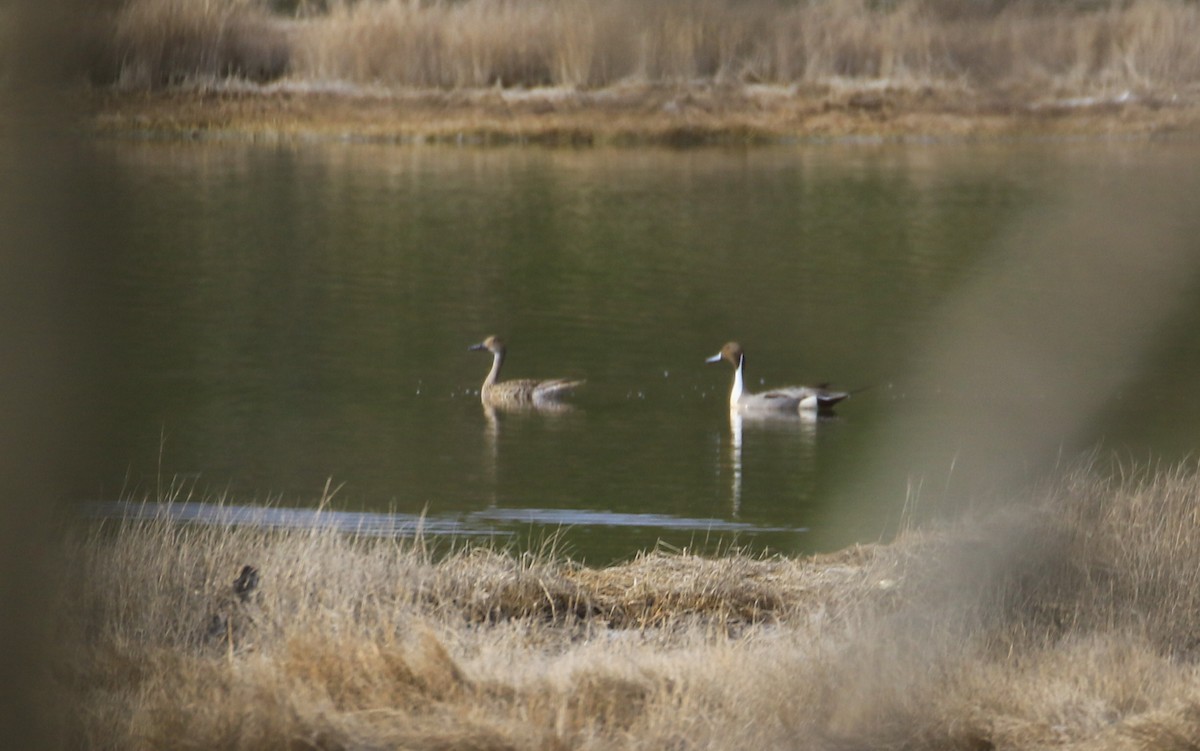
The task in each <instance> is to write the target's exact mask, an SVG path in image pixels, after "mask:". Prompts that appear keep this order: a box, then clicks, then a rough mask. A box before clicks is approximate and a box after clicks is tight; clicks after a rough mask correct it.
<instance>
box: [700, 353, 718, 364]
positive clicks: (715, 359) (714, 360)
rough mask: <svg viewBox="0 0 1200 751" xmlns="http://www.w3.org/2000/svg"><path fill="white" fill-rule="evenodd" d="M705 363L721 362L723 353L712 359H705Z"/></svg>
mask: <svg viewBox="0 0 1200 751" xmlns="http://www.w3.org/2000/svg"><path fill="white" fill-rule="evenodd" d="M704 362H721V353H720V352H718V353H717V354H715V355H713V356H712V357H706V358H704Z"/></svg>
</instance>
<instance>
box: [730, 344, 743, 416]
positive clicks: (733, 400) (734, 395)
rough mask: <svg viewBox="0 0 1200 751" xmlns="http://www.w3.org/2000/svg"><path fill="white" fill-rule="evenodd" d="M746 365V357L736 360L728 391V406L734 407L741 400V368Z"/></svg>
mask: <svg viewBox="0 0 1200 751" xmlns="http://www.w3.org/2000/svg"><path fill="white" fill-rule="evenodd" d="M745 365H746V356H745V355H742V356H741V357H739V358H738V366H737V370H735V371H733V388H732V389H730V390H729V406H730V407H736V406H737V404H738V400H739V399H741V398H742V387H743V384H742V368H744V367H745Z"/></svg>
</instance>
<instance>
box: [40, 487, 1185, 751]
mask: <svg viewBox="0 0 1200 751" xmlns="http://www.w3.org/2000/svg"><path fill="white" fill-rule="evenodd" d="M1117 474H1118V475H1119V474H1120V473H1119V472H1118V473H1117ZM1198 508H1200V474H1198V473H1197V470H1196V469H1195V468H1179V469H1169V470H1163V471H1156V472H1154V471H1149V470H1136V471H1132V472H1126V473H1125V476H1124V477H1118V478H1117V479H1115V480H1114V479H1108V480H1102V479H1098V476H1097V473H1096V472H1083V471H1080V472H1075V473H1072V474H1069V475H1068V476H1067V477H1066V479H1064V480H1063V481H1062V482H1061V483H1060V484H1059V486H1057V487H1055V488H1052V489H1050V490H1048V491H1046V492H1045V493H1043V494H1041V495H1039V496H1038V497H1037V498H1034V499H1032V500H1031V501H1029V502H1026V503H1022V504H1019V506H1016V507H1012V508H1010V509H1008V510H1007V511H1004V512H1001V513H997V514H995V515H994V516H992V517H990V518H987V519H972V520H964V521H960V522H958V523H955V524H953V525H951V526H948V527H942V528H939V529H936V530H928V531H925V532H909V533H907V534H905V535H904V536H903V537H902V538H901V539H900V540H898V541H896V542H894V543H892V544H890V545H887V546H872V547H863V548H856V549H851V550H847V551H844V552H842V553H839V554H835V555H830V556H823V557H817V558H810V559H799V560H793V559H787V558H769V559H761V558H754V557H747V556H744V555H738V554H730V555H728V556H724V557H721V558H718V559H707V558H702V557H697V556H694V555H690V554H687V553H671V554H667V553H663V552H654V553H647V554H644V555H641V556H639V557H637V558H636V559H635V560H632V561H630V562H628V563H626V564H622V565H617V566H614V567H611V568H606V569H591V568H586V567H583V566H580V565H577V564H574V563H572V562H571V561H569V560H567V559H564V558H562V557H561V556H558V555H556V554H555V553H553V551H546V552H542V553H535V554H519V553H516V552H505V551H496V550H492V549H486V548H477V547H463V548H457V549H455V548H447V549H443V550H440V551H432V550H430V549H429V548H428V547H427V543H426V541H422V540H416V541H412V540H407V541H397V540H377V539H362V538H355V537H347V536H343V535H340V534H337V533H334V532H328V531H314V532H307V531H290V532H282V533H280V532H275V533H272V532H267V531H262V530H251V529H245V528H239V529H227V528H219V527H199V526H191V527H189V526H172V525H170V524H167V523H165V522H158V521H150V522H144V521H143V522H136V523H134V522H131V523H124V524H117V523H111V522H110V523H108V524H107V525H100V526H91V527H87V528H84V529H82V530H80V531H79V532H77V533H74V534H72V535H69V536H68V537H69V540H68V542H67V543H66V546H65V551H64V552H65V555H64V560H65V561H66V563H67V567H66V569H65V573H66V578H65V584H64V587H63V590H62V591H63V595H64V596H63V599H62V602H61V605H60V606H59V612H58V618H57V623H58V624H59V628H60V630H61V631H60V634H59V637H60V642H61V643H62V644H63V645H64V649H63V652H62V655H61V660H60V662H59V665H58V669H57V675H58V678H59V684H60V688H61V690H62V691H63V692H64V694H65V698H66V699H68V700H69V701H65V702H63V706H70V707H72V708H73V711H72V712H69V713H67V716H66V717H64V728H65V731H64V732H65V735H66V737H65V740H67V741H69V742H71V743H73V744H75V745H82V746H86V747H89V748H90V747H96V748H109V747H111V748H165V747H171V748H177V747H195V748H215V747H220V748H261V747H272V748H277V747H295V748H328V749H338V748H414V749H448V748H472V749H566V748H572V749H574V748H585V749H616V748H655V749H658V748H688V749H703V748H714V749H715V748H742V747H759V748H813V749H848V748H896V749H905V748H942V749H982V748H1047V747H1054V748H1090V749H1091V748H1100V749H1125V748H1129V749H1133V748H1164V749H1194V748H1196V745H1195V741H1194V739H1195V738H1197V737H1200V680H1198V679H1200V670H1198V668H1197V660H1196V658H1197V656H1198V655H1200V651H1198V643H1197V640H1196V638H1195V634H1196V633H1200V630H1198V629H1197V626H1198V625H1200V624H1198V623H1197V621H1198V620H1200V608H1198V607H1197V606H1198V605H1200V601H1198V598H1200V571H1197V567H1196V561H1197V560H1200V511H1198V510H1197V509H1198ZM246 563H251V564H253V565H254V566H256V567H257V568H258V570H259V572H260V575H261V585H260V587H259V589H258V590H257V591H256V592H255V593H253V594H252V595H251V596H250V597H249V598H248V599H247V600H246V601H242V600H241V599H240V598H238V597H237V596H235V595H234V594H233V593H232V590H231V582H232V580H233V579H234V577H235V576H236V575H237V573H238V571H239V570H240V568H241V566H242V565H244V564H246ZM214 616H215V617H214Z"/></svg>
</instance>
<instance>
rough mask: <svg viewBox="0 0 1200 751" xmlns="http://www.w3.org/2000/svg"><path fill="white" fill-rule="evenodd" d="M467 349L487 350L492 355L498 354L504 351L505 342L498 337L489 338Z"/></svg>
mask: <svg viewBox="0 0 1200 751" xmlns="http://www.w3.org/2000/svg"><path fill="white" fill-rule="evenodd" d="M467 349H468V350H479V349H486V350H487V351H488V352H491V353H492V354H496V353H497V352H503V351H504V340H503V339H501V338H500V337H498V336H489V337H488V338H487V339H484V340H483V341H482V342H480V343H479V344H472V345H471V346H470V347H467Z"/></svg>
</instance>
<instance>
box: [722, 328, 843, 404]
mask: <svg viewBox="0 0 1200 751" xmlns="http://www.w3.org/2000/svg"><path fill="white" fill-rule="evenodd" d="M721 360H727V361H728V362H729V363H730V364H731V365H733V367H734V371H733V388H732V389H730V391H729V408H730V409H731V410H736V411H737V412H742V413H758V414H765V413H775V414H781V413H797V412H798V413H799V414H801V415H814V414H822V415H823V414H829V413H830V412H832V411H833V405H835V404H837V403H838V402H840V401H841V400H843V399H845V398H846V397H848V396H850V394H848V393H846V392H844V391H829V390H828V389H826V388H825V387H824V386H816V387H813V386H785V387H784V388H779V389H771V390H770V391H764V392H762V393H761V394H751V393H749V392H747V391H746V388H745V380H744V379H745V368H746V353H745V352H743V351H742V345H740V344H738V343H737V342H729V343H728V344H726V345H725V346H724V347H721V351H720V352H718V353H717V354H715V355H713V356H712V357H710V358H708V359H707V360H705V362H720V361H721Z"/></svg>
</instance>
